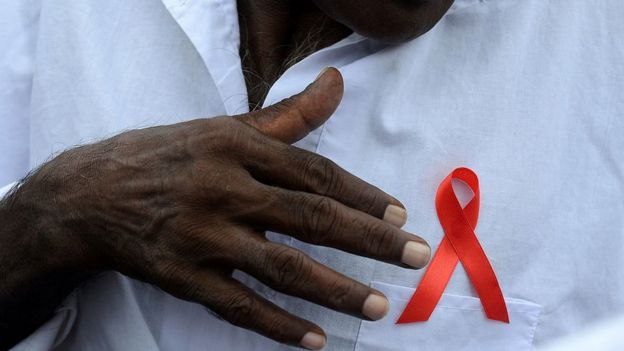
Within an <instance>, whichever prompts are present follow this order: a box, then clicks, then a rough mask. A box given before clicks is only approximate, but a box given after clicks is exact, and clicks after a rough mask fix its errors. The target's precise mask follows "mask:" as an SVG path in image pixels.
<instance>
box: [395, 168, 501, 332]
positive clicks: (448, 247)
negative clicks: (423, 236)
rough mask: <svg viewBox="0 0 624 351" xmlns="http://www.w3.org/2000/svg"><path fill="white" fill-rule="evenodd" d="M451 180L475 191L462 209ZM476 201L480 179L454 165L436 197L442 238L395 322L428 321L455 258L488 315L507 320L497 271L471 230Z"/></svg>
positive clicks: (455, 263) (476, 206)
mask: <svg viewBox="0 0 624 351" xmlns="http://www.w3.org/2000/svg"><path fill="white" fill-rule="evenodd" d="M453 179H458V180H461V181H463V182H464V183H466V184H467V185H468V186H469V187H470V189H471V190H472V192H473V193H474V197H473V198H472V200H470V202H469V203H468V204H467V205H466V206H465V207H464V208H463V209H462V207H461V205H460V203H459V200H457V196H456V195H455V191H454V190H453V186H452V180H453ZM479 201H480V194H479V178H478V177H477V175H476V174H475V172H473V171H472V170H470V169H468V168H457V169H455V170H454V171H453V172H451V174H449V175H448V176H447V177H446V178H444V180H443V181H442V183H441V184H440V186H439V187H438V191H437V193H436V199H435V204H436V211H437V213H438V219H439V220H440V224H441V225H442V228H443V229H444V237H443V238H442V242H441V243H440V246H439V247H438V250H437V251H436V253H435V255H434V256H433V259H432V260H431V263H430V264H429V267H428V268H427V271H426V272H425V274H424V276H423V278H422V280H421V281H420V284H419V285H418V288H417V289H416V291H415V292H414V295H412V298H411V299H410V301H409V302H408V304H407V306H406V307H405V310H403V313H402V314H401V316H400V317H399V319H398V320H397V322H396V323H397V324H404V323H412V322H424V321H427V320H429V317H430V316H431V314H432V313H433V310H434V309H435V306H436V305H437V304H438V301H440V298H441V297H442V293H443V292H444V289H445V288H446V285H447V284H448V282H449V280H450V279H451V275H452V274H453V271H454V270H455V267H456V266H457V262H458V261H461V263H462V265H463V266H464V268H465V270H466V273H467V274H468V277H469V278H470V281H471V282H472V284H473V285H474V287H475V290H476V291H477V294H478V295H479V298H480V299H481V304H482V305H483V309H484V310H485V315H486V316H487V318H489V319H492V320H497V321H501V322H504V323H509V315H508V313H507V306H506V305H505V299H504V298H503V293H502V291H501V288H500V285H499V284H498V280H497V279H496V274H495V273H494V269H493V268H492V265H491V264H490V261H489V260H488V258H487V256H486V254H485V251H483V248H482V247H481V244H480V243H479V240H478V239H477V236H476V234H475V232H474V230H475V229H476V227H477V221H478V219H479V203H480V202H479Z"/></svg>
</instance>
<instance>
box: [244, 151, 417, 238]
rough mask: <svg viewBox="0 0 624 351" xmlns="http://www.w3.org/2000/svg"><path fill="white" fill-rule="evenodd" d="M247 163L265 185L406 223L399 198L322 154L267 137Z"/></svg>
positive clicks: (399, 225) (390, 220)
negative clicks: (320, 198)
mask: <svg viewBox="0 0 624 351" xmlns="http://www.w3.org/2000/svg"><path fill="white" fill-rule="evenodd" d="M248 163H249V164H248V165H247V168H248V170H249V172H250V173H251V175H252V176H254V177H255V178H256V179H257V180H259V181H261V182H263V183H265V184H270V185H277V186H280V187H283V188H285V189H289V190H295V191H303V192H307V193H312V194H316V195H321V196H324V197H329V198H331V199H334V200H336V201H338V202H340V203H342V204H344V205H346V206H349V207H351V208H353V209H356V210H359V211H361V212H365V213H367V214H369V215H371V216H374V217H376V218H379V219H382V220H384V221H386V222H388V223H390V224H392V225H394V226H396V227H399V228H400V227H402V226H403V225H405V223H406V222H407V211H406V210H405V207H404V206H403V204H402V203H401V202H400V201H399V200H397V199H396V198H395V197H393V196H391V195H389V194H387V193H386V192H384V191H382V190H381V189H379V188H378V187H376V186H374V185H372V184H369V183H367V182H366V181H364V180H362V179H360V178H358V177H356V176H354V175H353V174H351V173H349V172H347V171H346V170H344V169H342V168H341V167H340V166H338V165H337V164H336V163H334V162H333V161H331V160H329V159H327V158H325V157H323V156H320V155H317V154H314V153H312V152H309V151H306V150H302V149H299V148H297V147H294V146H290V145H286V144H283V143H280V142H278V141H274V140H267V141H266V143H265V144H264V145H263V148H262V151H261V152H258V154H257V155H255V157H254V158H252V159H250V160H248Z"/></svg>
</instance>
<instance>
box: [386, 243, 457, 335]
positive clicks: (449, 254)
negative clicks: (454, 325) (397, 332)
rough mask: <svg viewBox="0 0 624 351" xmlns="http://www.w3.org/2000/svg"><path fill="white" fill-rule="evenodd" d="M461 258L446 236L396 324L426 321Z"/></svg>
mask: <svg viewBox="0 0 624 351" xmlns="http://www.w3.org/2000/svg"><path fill="white" fill-rule="evenodd" d="M458 261H459V259H458V258H457V254H455V251H454V250H453V246H452V245H451V243H450V242H449V240H448V239H447V238H446V237H444V238H442V241H441V242H440V247H439V248H438V250H437V251H436V253H435V255H434V256H433V259H432V260H431V263H430V264H429V267H428V268H427V271H426V272H425V274H424V276H423V278H422V281H421V282H420V284H419V285H418V288H417V289H416V292H414V294H413V295H412V297H411V299H410V301H409V302H408V303H407V306H406V307H405V309H404V310H403V313H401V316H400V317H399V319H398V320H397V321H396V324H406V323H414V322H426V321H428V320H429V317H431V314H432V313H433V310H434V309H435V307H436V305H437V304H438V301H440V298H441V297H442V294H443V293H444V289H446V285H447V284H448V281H449V280H450V278H451V275H453V271H454V270H455V267H457V263H458Z"/></svg>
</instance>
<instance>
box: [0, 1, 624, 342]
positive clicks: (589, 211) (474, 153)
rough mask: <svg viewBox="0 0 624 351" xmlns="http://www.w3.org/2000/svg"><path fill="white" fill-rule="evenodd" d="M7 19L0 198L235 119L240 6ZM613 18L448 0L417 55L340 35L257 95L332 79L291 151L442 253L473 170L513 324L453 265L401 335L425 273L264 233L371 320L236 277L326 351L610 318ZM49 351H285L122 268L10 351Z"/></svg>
mask: <svg viewBox="0 0 624 351" xmlns="http://www.w3.org/2000/svg"><path fill="white" fill-rule="evenodd" d="M3 7H5V8H6V7H8V8H9V11H8V12H3V15H4V14H6V15H4V16H6V18H5V19H3V21H2V23H8V24H6V25H8V26H9V29H8V30H7V31H6V33H11V34H7V35H6V36H5V37H0V38H1V41H0V44H2V45H3V46H4V47H8V48H9V49H8V50H7V51H6V52H5V56H6V57H5V58H3V61H2V63H3V66H2V68H1V70H0V74H2V79H1V80H0V84H1V85H0V88H1V89H2V90H0V114H1V116H2V118H1V120H0V123H2V124H0V133H3V134H2V136H3V138H0V145H1V148H2V149H1V150H2V153H3V156H2V159H1V160H2V161H1V162H2V163H1V164H0V165H1V167H2V172H1V173H2V174H1V176H2V178H1V179H2V180H3V181H5V182H7V183H8V182H10V181H11V180H14V179H17V178H19V177H22V176H24V175H25V174H26V172H27V171H28V170H30V169H32V168H34V167H36V166H37V165H39V164H40V163H41V162H43V161H45V160H46V159H49V158H50V157H51V155H53V154H54V153H56V152H58V151H60V150H63V149H65V148H68V147H71V146H73V145H77V144H80V143H83V142H88V141H92V140H97V139H99V138H102V137H106V136H110V135H113V134H115V133H117V132H119V131H121V130H125V129H129V128H135V127H139V126H147V125H157V124H166V123H175V122H178V121H181V120H184V119H189V118H195V117H200V116H202V117H204V116H214V115H218V114H226V113H227V114H234V113H242V112H245V111H247V98H246V91H245V85H244V80H243V75H242V71H241V65H240V59H239V57H238V41H239V37H238V24H237V16H236V8H235V1H233V0H163V2H162V3H161V2H158V1H155V0H136V1H121V0H119V1H106V2H104V1H96V0H82V1H66V2H64V3H63V5H62V6H59V4H58V2H55V1H52V0H41V1H40V2H37V1H19V2H11V3H7V4H4V5H3ZM167 10H168V11H167ZM621 13H624V2H622V1H620V0H598V1H592V2H589V1H583V0H552V1H543V0H492V1H478V0H456V1H455V4H454V5H453V7H452V8H451V10H450V11H449V12H448V13H447V14H446V15H445V16H444V18H443V19H442V20H441V22H440V23H439V24H438V25H437V26H436V27H435V28H434V29H433V30H432V31H430V32H429V33H427V34H426V35H424V36H422V37H420V38H418V39H415V40H413V41H411V42H409V43H405V44H403V45H399V46H387V45H382V44H380V43H376V42H374V41H372V40H369V39H366V38H362V37H360V36H358V35H356V34H354V35H352V36H350V37H348V38H346V39H344V40H343V41H341V42H339V43H337V44H335V45H334V46H332V47H330V48H327V49H324V50H321V51H319V52H317V53H315V54H313V55H311V56H310V57H308V58H306V59H304V60H303V61H301V62H300V63H298V64H297V65H295V66H294V67H292V68H291V69H289V70H288V71H287V72H286V73H285V74H284V75H283V76H282V77H281V78H280V79H279V80H278V81H277V82H276V83H275V84H274V86H273V87H272V89H271V91H270V93H269V96H268V98H267V100H266V105H269V104H271V103H273V102H276V101H278V100H281V99H282V98H284V97H287V96H290V95H292V94H294V93H296V92H298V91H299V90H301V89H302V88H303V87H304V86H305V85H307V84H308V83H309V82H310V81H312V80H313V79H314V77H315V76H316V74H317V73H318V72H319V71H320V70H321V69H322V68H324V67H326V66H335V67H338V68H339V69H340V70H341V71H342V73H343V75H344V78H345V96H344V99H343V102H342V104H341V105H340V107H339V109H338V110H337V111H336V113H335V115H334V116H333V117H332V118H331V119H330V120H329V121H328V122H327V123H326V124H325V125H324V126H323V127H321V128H320V129H318V130H317V131H315V132H313V133H312V134H311V135H310V136H308V137H307V138H305V139H304V140H303V141H302V142H300V143H299V144H298V145H299V146H300V147H303V148H306V149H308V150H311V151H315V152H318V153H320V154H322V155H324V156H326V157H329V158H330V159H332V160H334V161H336V162H337V163H338V164H340V165H341V166H342V167H344V168H346V169H347V170H349V171H350V172H352V173H354V174H356V175H357V176H359V177H361V178H363V179H365V180H367V181H369V182H371V183H373V184H375V185H377V186H379V187H380V188H382V189H384V190H385V191H387V192H388V193H390V194H393V195H395V196H396V197H398V198H399V199H400V200H401V201H403V203H404V204H405V205H406V206H407V208H408V211H409V221H408V223H407V225H406V229H407V230H408V231H411V232H414V233H416V234H419V235H421V236H423V237H424V238H425V239H427V240H428V241H429V242H430V244H431V245H432V247H433V249H434V250H435V248H436V247H437V245H438V243H439V242H440V240H441V238H442V235H443V233H442V229H441V228H440V225H439V222H438V219H437V217H436V213H435V209H434V195H435V190H436V187H437V186H438V184H439V183H440V181H441V180H442V179H443V178H444V176H446V174H448V172H450V171H451V170H452V169H453V168H455V167H458V166H468V167H471V168H472V169H474V170H475V171H476V172H477V174H478V175H479V177H480V181H481V212H480V218H479V223H478V226H477V231H476V232H477V235H478V237H479V239H480V242H481V244H482V245H483V247H484V249H485V251H486V252H487V254H488V257H489V258H490V261H491V263H492V265H493V267H494V269H495V271H496V273H497V276H498V279H499V282H500V284H501V287H502V290H503V293H504V294H505V296H506V298H507V304H508V308H509V310H510V318H511V323H510V324H509V325H504V324H501V323H498V322H492V321H489V320H486V319H485V317H484V315H483V312H482V309H481V305H480V303H479V300H478V299H476V298H475V297H474V296H475V292H474V290H473V288H472V287H471V284H470V282H469V281H468V279H467V278H466V275H465V273H464V272H463V270H462V268H461V267H458V269H457V270H456V271H455V274H454V275H453V278H452V280H451V281H450V283H449V285H448V287H447V288H446V294H445V295H444V296H443V298H442V301H441V302H440V304H439V305H438V306H437V308H436V310H435V311H434V314H433V316H432V318H431V320H430V321H428V322H426V323H416V324H409V325H404V326H396V325H395V324H394V321H395V320H396V317H397V316H398V314H399V313H400V311H401V310H402V308H403V307H404V305H405V300H406V299H407V298H409V296H410V295H411V294H412V293H413V289H414V287H416V285H417V284H418V282H419V281H420V279H421V276H422V273H423V271H412V270H405V269H401V268H398V267H394V266H390V265H387V264H384V263H379V262H375V261H372V260H369V259H365V258H360V257H356V256H353V255H349V254H345V253H341V252H338V251H336V250H333V249H327V248H322V247H315V246H311V245H307V244H304V243H301V242H299V241H297V240H294V239H290V238H288V237H284V236H278V235H272V236H271V237H272V238H273V239H274V240H277V241H281V242H285V243H288V244H290V245H292V246H294V247H297V248H299V249H301V250H304V251H305V252H307V253H308V254H310V255H311V256H313V257H314V258H315V259H317V260H319V261H320V262H322V263H325V264H327V265H329V266H331V267H334V268H335V269H337V270H338V271H341V272H343V273H345V274H347V275H349V276H351V277H354V278H356V279H358V280H360V281H362V282H364V283H367V284H368V283H370V284H372V285H373V286H375V287H376V288H378V289H379V290H381V291H383V292H384V293H386V295H387V296H388V297H389V299H390V303H391V311H390V313H389V316H388V317H386V318H385V319H383V320H382V321H379V322H361V321H359V320H357V319H354V318H352V317H348V316H344V315H341V314H339V313H336V312H332V311H328V310H327V309H324V308H322V307H319V306H316V305H313V304H311V303H307V302H304V301H301V300H299V299H296V298H291V297H287V296H283V295H281V294H277V293H275V292H273V291H271V290H270V289H268V288H266V287H264V286H261V285H260V284H259V283H257V282H256V281H255V280H253V279H251V278H249V277H246V276H244V275H243V274H239V275H237V277H238V278H239V279H241V280H243V281H244V282H245V283H246V284H249V285H250V286H252V287H253V288H255V289H256V290H257V291H258V292H259V293H261V294H263V295H264V296H266V297H267V298H269V299H271V300H273V301H275V302H276V303H278V304H279V305H281V306H283V307H285V308H286V309H287V310H289V311H292V312H294V313H297V314H298V315H300V316H302V317H304V318H307V319H309V320H311V321H313V322H315V323H317V324H319V325H320V326H321V327H323V328H324V330H325V331H326V332H327V334H328V349H329V350H353V349H355V350H358V351H368V350H382V351H383V350H387V351H390V350H411V349H431V350H486V351H487V350H530V349H531V348H532V347H533V346H535V345H537V346H539V345H542V344H545V343H547V342H549V341H551V340H553V339H555V338H558V337H561V336H564V335H567V334H571V333H574V332H576V331H577V330H579V329H581V328H583V327H584V326H586V325H588V324H590V323H592V322H594V321H598V320H600V319H602V318H605V317H609V316H613V315H615V314H617V313H620V312H624V216H623V214H624V153H622V150H624V137H622V135H624V118H622V116H623V115H624V92H623V91H622V89H621V82H622V81H624V41H622V40H621V35H620V33H622V32H624V22H622V21H621V20H620V14H621ZM3 15H0V16H3ZM5 20H7V21H5ZM4 25H5V24H3V26H4ZM3 32H4V31H3ZM4 77H6V78H4ZM53 346H57V347H58V348H59V349H71V350H74V349H75V350H111V349H114V350H135V349H141V350H205V349H207V348H208V349H211V350H267V349H268V350H278V349H283V350H287V349H289V348H288V347H286V346H281V345H277V344H275V343H273V342H272V341H270V340H268V339H265V338H263V337H261V336H258V335H256V334H253V333H251V332H248V331H244V330H242V329H239V328H236V327H233V326H230V325H228V324H227V323H225V322H222V321H220V320H217V319H216V318H214V317H213V316H212V315H211V314H210V313H209V312H208V311H206V310H205V309H204V308H203V307H201V306H199V305H196V304H192V303H188V302H184V301H180V300H178V299H176V298H173V297H171V296H169V295H167V294H165V293H163V292H162V291H160V290H159V289H157V288H155V287H152V286H149V285H147V284H144V283H141V282H137V281H135V280H131V279H129V278H126V277H124V276H121V275H119V274H116V273H106V274H102V275H101V276H99V277H98V278H95V279H93V280H91V281H88V282H86V283H85V284H84V285H83V286H82V287H81V288H79V289H77V290H76V291H75V292H74V293H73V294H72V295H71V296H69V297H68V299H67V300H66V301H65V302H64V304H63V305H62V306H60V307H59V310H58V312H57V314H56V315H55V317H54V318H53V319H52V320H51V321H50V322H48V323H47V324H46V325H44V326H43V327H41V328H40V329H39V330H38V331H36V332H35V333H34V334H33V335H31V336H30V337H29V338H28V339H26V340H24V341H23V342H22V343H21V344H20V345H18V346H17V347H16V349H18V350H32V349H49V348H52V347H53Z"/></svg>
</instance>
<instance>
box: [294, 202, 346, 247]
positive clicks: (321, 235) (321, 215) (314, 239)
mask: <svg viewBox="0 0 624 351" xmlns="http://www.w3.org/2000/svg"><path fill="white" fill-rule="evenodd" d="M305 209H306V211H305V212H306V213H302V217H303V223H304V231H305V233H306V234H307V237H308V240H309V241H310V242H311V243H313V244H320V243H326V242H328V241H329V240H330V239H331V236H332V230H333V229H334V228H335V227H336V226H337V225H338V220H339V216H338V205H337V203H336V202H334V201H333V200H331V199H329V198H326V197H318V198H314V199H309V200H308V203H307V205H306V206H305Z"/></svg>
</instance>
